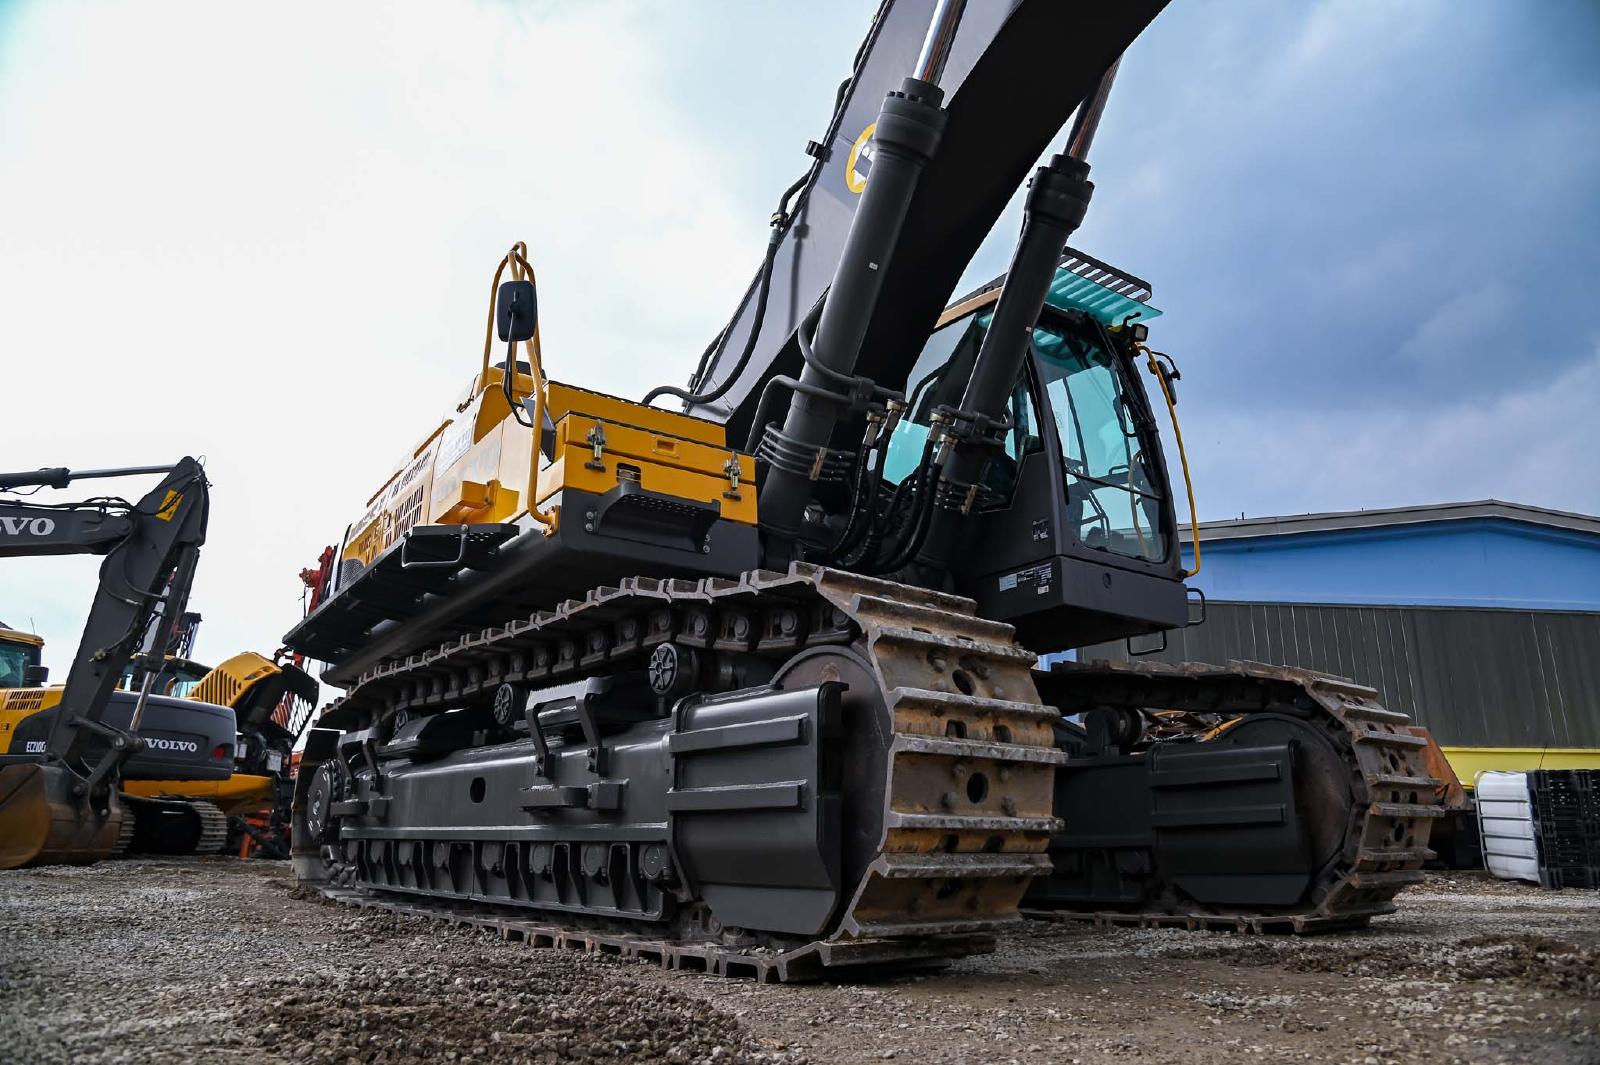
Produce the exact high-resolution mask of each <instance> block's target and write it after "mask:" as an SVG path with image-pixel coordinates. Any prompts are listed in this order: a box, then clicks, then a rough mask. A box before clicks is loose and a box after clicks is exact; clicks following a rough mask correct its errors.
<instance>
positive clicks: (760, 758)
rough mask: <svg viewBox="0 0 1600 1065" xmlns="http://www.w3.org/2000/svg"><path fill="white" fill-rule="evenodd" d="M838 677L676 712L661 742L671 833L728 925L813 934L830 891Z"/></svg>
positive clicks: (835, 863)
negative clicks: (830, 756) (830, 755)
mask: <svg viewBox="0 0 1600 1065" xmlns="http://www.w3.org/2000/svg"><path fill="white" fill-rule="evenodd" d="M843 687H844V686H843V685H842V684H833V683H828V684H823V685H821V686H819V687H816V688H802V689H800V690H798V691H784V692H772V693H770V694H767V695H764V696H761V697H760V698H750V697H749V696H731V697H728V698H725V699H718V700H714V701H711V702H707V703H702V704H700V705H698V706H694V707H690V708H688V709H686V710H683V711H682V712H681V713H680V716H679V723H678V730H677V732H675V733H674V734H673V735H672V737H671V738H670V739H669V740H668V749H669V750H670V751H671V752H672V760H673V773H674V786H673V788H672V790H671V791H670V792H669V793H668V794H667V799H666V801H667V809H668V810H669V811H671V813H672V826H673V841H674V844H675V846H676V849H677V852H678V855H679V858H680V860H681V861H682V863H683V866H684V872H685V875H686V876H687V878H688V880H689V881H690V882H691V883H692V884H694V885H695V887H696V888H697V889H698V893H699V894H700V895H701V896H702V897H703V898H705V900H706V901H707V902H708V903H709V904H710V905H711V909H712V911H713V912H714V913H715V914H716V915H717V918H718V920H720V921H721V922H722V923H723V924H724V925H725V926H726V925H732V926H735V927H746V926H747V927H754V928H765V929H771V930H773V931H779V932H794V933H798V934H801V935H815V934H817V933H818V932H820V931H821V930H822V929H823V927H824V926H825V925H826V924H827V921H828V917H829V915H830V914H831V913H832V912H833V909H834V907H835V906H836V905H837V904H838V901H839V891H840V871H839V837H840V829H839V823H840V822H839V819H840V805H841V800H840V796H839V782H838V781H837V779H830V777H829V774H828V772H827V768H828V767H827V766H826V765H825V764H824V760H823V750H822V739H823V738H824V737H825V736H828V735H832V734H835V733H836V732H837V731H838V727H839V699H840V695H841V693H842V691H843Z"/></svg>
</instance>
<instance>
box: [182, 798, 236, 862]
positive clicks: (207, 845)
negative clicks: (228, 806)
mask: <svg viewBox="0 0 1600 1065" xmlns="http://www.w3.org/2000/svg"><path fill="white" fill-rule="evenodd" d="M184 801H185V802H187V803H188V804H189V807H190V808H191V809H192V810H194V812H195V814H196V815H197V816H198V817H199V818H200V840H199V842H197V843H196V844H195V845H194V852H193V853H195V854H219V853H221V851H222V848H223V847H224V846H226V845H227V842H228V815H227V814H225V813H223V812H222V810H221V808H219V807H218V806H217V805H216V804H215V803H210V802H206V801H205V800H204V799H186V800H184Z"/></svg>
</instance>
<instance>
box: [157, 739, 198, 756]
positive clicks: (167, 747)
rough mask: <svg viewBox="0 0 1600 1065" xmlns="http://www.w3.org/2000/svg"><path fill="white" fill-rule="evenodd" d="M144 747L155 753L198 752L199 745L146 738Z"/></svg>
mask: <svg viewBox="0 0 1600 1065" xmlns="http://www.w3.org/2000/svg"><path fill="white" fill-rule="evenodd" d="M144 745H145V746H146V747H149V748H151V749H152V750H157V751H190V752H193V751H198V750H199V749H200V745H199V744H198V743H196V742H195V741H194V740H160V739H155V738H154V737H148V738H146V739H145V741H144Z"/></svg>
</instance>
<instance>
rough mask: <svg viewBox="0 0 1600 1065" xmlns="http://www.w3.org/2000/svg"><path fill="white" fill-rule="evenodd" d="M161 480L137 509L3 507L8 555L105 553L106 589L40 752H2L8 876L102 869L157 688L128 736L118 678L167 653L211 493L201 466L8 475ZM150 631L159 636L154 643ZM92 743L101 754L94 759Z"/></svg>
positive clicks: (113, 505)
mask: <svg viewBox="0 0 1600 1065" xmlns="http://www.w3.org/2000/svg"><path fill="white" fill-rule="evenodd" d="M151 473H163V474H164V476H163V477H162V479H161V481H160V483H159V484H157V485H156V487H155V488H154V489H152V490H151V491H150V492H149V493H147V494H146V495H145V496H144V497H143V498H142V499H140V500H139V501H138V502H136V503H129V502H127V501H126V500H122V499H112V498H100V499H94V500H90V501H87V502H84V503H78V504H69V505H65V506H48V505H41V504H35V503H27V502H20V501H16V500H6V501H0V557H17V556H33V555H59V554H100V555H104V556H105V558H104V561H103V562H102V563H101V565H100V583H99V587H98V588H97V589H96V592H95V597H94V603H93V605H92V606H91V608H90V610H89V616H88V619H87V621H86V622H85V624H84V629H83V636H82V638H81V639H80V641H79V644H78V651H77V654H76V655H75V656H74V658H73V661H72V667H71V669H70V671H69V672H68V674H67V682H66V686H65V688H64V689H63V690H62V695H61V701H60V703H59V706H58V710H57V713H56V714H55V720H54V723H53V724H52V726H51V728H50V732H49V735H48V737H47V738H46V739H45V740H44V741H43V744H42V747H43V749H42V750H23V751H8V752H7V753H6V754H4V755H0V868H14V867H16V866H18V865H23V864H29V863H33V862H39V861H63V860H65V861H93V860H96V859H97V858H99V857H104V856H105V855H106V854H109V853H110V850H111V847H112V845H113V844H114V843H115V842H116V838H117V834H118V832H119V830H120V828H121V810H120V808H119V806H118V803H117V801H116V795H115V793H116V785H117V779H118V771H119V769H120V767H121V766H122V765H123V763H125V762H126V761H127V759H128V758H130V757H132V756H133V755H134V754H136V753H137V752H138V751H139V749H140V747H141V741H140V740H139V739H138V738H137V737H136V736H135V735H134V733H135V732H137V730H138V728H139V723H140V718H141V716H142V713H143V709H144V706H145V702H146V700H147V699H148V697H149V694H150V691H149V688H150V682H151V681H153V679H154V677H155V675H156V673H157V672H159V663H153V664H149V668H148V669H147V670H146V674H145V675H146V678H147V680H146V683H145V686H144V690H143V691H141V692H140V696H139V701H138V703H137V704H136V705H135V708H134V711H133V717H132V720H131V722H130V725H129V727H128V728H127V729H126V730H123V729H119V728H114V727H112V726H110V725H108V724H106V723H105V720H104V719H105V716H106V708H107V707H108V706H109V705H110V703H111V698H112V693H113V692H114V691H115V690H116V686H117V680H118V678H119V677H120V676H121V675H122V673H123V672H124V670H126V669H127V668H128V665H129V663H130V662H131V661H132V660H134V659H135V658H136V657H137V656H138V655H139V654H140V652H141V649H142V648H146V647H149V648H153V649H154V653H155V654H156V655H157V656H158V657H159V655H160V654H161V653H162V652H163V651H164V650H165V648H166V647H167V646H168V645H169V643H170V642H171V640H172V635H173V630H174V628H175V627H176V626H177V625H178V624H179V623H180V619H181V617H182V614H183V608H184V605H185V603H186V602H187V601H188V597H189V589H190V586H191V584H192V583H193V579H194V570H195V565H196V563H197V561H198V559H199V552H200V546H201V545H202V544H203V543H204V542H205V532H206V521H207V515H208V510H209V496H208V492H207V484H206V478H205V471H204V470H203V469H202V468H201V466H200V464H199V463H198V462H197V461H195V460H194V459H192V458H184V459H181V460H180V461H179V462H177V463H176V464H174V465H171V466H155V467H150V466H145V467H133V468H125V469H112V470H87V471H79V472H73V471H70V470H65V469H49V470H35V471H30V472H23V473H8V474H0V491H10V490H14V489H17V488H25V487H33V486H45V485H48V486H50V487H55V488H60V487H65V486H66V485H67V484H69V483H72V482H74V481H79V480H87V479H91V478H95V479H98V478H104V477H120V476H133V475H141V474H143V475H148V474H151ZM152 626H154V628H155V632H154V633H153V634H152V631H151V630H152ZM91 745H93V746H95V747H98V748H103V750H102V751H101V752H100V753H98V754H97V755H95V756H94V757H93V758H92V759H91V758H90V757H89V754H90V748H91Z"/></svg>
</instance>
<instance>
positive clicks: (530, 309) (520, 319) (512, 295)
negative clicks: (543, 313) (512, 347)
mask: <svg viewBox="0 0 1600 1065" xmlns="http://www.w3.org/2000/svg"><path fill="white" fill-rule="evenodd" d="M538 324H539V298H538V294H537V293H536V292H535V291H534V287H533V282H532V281H507V282H506V283H505V284H503V285H501V286H500V298H499V299H498V300H496V301H495V325H496V327H497V328H498V329H499V331H500V339H501V340H507V341H513V342H515V341H518V340H532V339H533V331H534V328H535V327H536V326H537V325H538Z"/></svg>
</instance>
